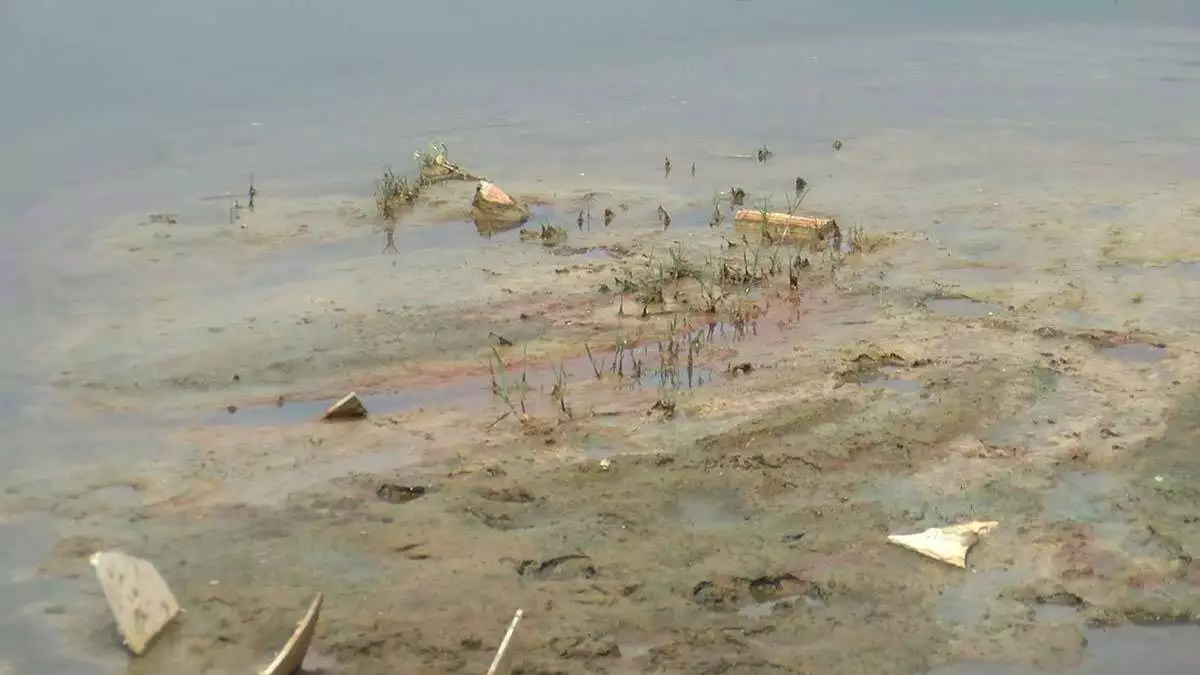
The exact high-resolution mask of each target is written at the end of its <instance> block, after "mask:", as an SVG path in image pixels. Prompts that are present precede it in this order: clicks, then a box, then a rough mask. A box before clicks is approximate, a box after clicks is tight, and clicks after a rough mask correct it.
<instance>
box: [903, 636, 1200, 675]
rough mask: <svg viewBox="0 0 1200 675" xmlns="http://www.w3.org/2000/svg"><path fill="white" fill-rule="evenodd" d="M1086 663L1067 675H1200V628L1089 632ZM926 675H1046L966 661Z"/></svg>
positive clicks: (1085, 656)
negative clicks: (1199, 644)
mask: <svg viewBox="0 0 1200 675" xmlns="http://www.w3.org/2000/svg"><path fill="white" fill-rule="evenodd" d="M1083 634H1084V637H1085V638H1087V647H1086V648H1085V650H1084V654H1083V661H1082V662H1081V663H1080V664H1079V665H1078V666H1077V667H1075V668H1072V669H1070V670H1065V671H1060V672H1062V673H1063V675H1129V674H1130V673H1137V675H1180V674H1181V673H1196V672H1200V648H1197V642H1200V626H1194V625H1175V626H1156V627H1145V626H1122V627H1120V628H1110V629H1107V630H1100V629H1085V630H1084V631H1083ZM926 675H1045V671H1038V670H1030V669H1028V668H1022V667H1020V666H1013V665H1004V664H997V663H986V662H981V661H964V662H961V663H956V664H954V665H951V666H946V667H944V668H938V669H936V670H931V671H929V672H928V673H927V674H926Z"/></svg>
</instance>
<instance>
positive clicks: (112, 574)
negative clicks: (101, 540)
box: [90, 551, 180, 655]
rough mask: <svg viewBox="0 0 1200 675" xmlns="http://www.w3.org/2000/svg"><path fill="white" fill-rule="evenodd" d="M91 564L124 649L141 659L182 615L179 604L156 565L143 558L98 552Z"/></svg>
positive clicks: (92, 558) (119, 553)
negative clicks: (157, 638) (161, 634)
mask: <svg viewBox="0 0 1200 675" xmlns="http://www.w3.org/2000/svg"><path fill="white" fill-rule="evenodd" d="M90 562H91V564H92V567H94V568H95V569H96V578H98V579H99V580H100V587H101V588H102V589H104V597H105V599H106V600H108V607H109V609H110V610H112V614H113V618H114V619H116V621H117V629H118V630H119V631H120V632H121V637H122V638H123V639H124V641H125V646H126V647H128V648H129V650H130V651H131V652H133V653H134V654H137V655H141V654H142V653H144V652H145V651H146V649H147V648H148V647H149V646H150V645H151V643H153V642H154V639H155V638H156V637H158V635H159V633H161V632H162V630H163V628H165V627H166V625H167V624H168V623H170V622H171V620H172V619H174V618H175V617H176V616H177V615H178V614H179V611H180V610H179V602H178V601H177V600H175V596H174V594H172V593H171V589H170V588H168V587H167V582H166V581H163V578H162V575H160V574H159V573H158V570H156V569H154V565H152V564H150V563H149V562H147V561H145V560H142V559H141V558H135V557H133V556H131V555H126V554H124V553H121V552H120V551H98V552H96V553H94V554H92V557H91V559H90Z"/></svg>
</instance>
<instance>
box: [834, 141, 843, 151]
mask: <svg viewBox="0 0 1200 675" xmlns="http://www.w3.org/2000/svg"><path fill="white" fill-rule="evenodd" d="M833 149H834V150H835V151H836V150H841V149H842V142H841V141H840V140H839V141H834V142H833Z"/></svg>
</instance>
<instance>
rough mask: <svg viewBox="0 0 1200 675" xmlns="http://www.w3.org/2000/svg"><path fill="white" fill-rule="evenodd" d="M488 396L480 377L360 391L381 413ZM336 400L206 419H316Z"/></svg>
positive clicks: (260, 422) (262, 422)
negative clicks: (418, 386) (376, 391)
mask: <svg viewBox="0 0 1200 675" xmlns="http://www.w3.org/2000/svg"><path fill="white" fill-rule="evenodd" d="M491 396H492V394H491V392H489V391H488V390H487V388H486V384H485V382H484V381H483V379H481V378H471V379H469V380H467V381H457V382H453V383H451V384H449V385H445V386H441V387H429V388H424V389H411V390H404V391H396V392H388V393H379V394H359V398H360V399H362V402H363V405H364V406H366V408H367V410H368V411H370V412H371V414H384V415H387V414H395V413H398V412H405V411H408V410H416V409H418V408H423V407H426V406H450V405H453V404H456V403H459V404H470V403H471V402H474V401H478V400H480V399H488V398H491ZM339 398H340V397H339ZM337 401H338V399H337V398H326V399H318V400H315V401H283V402H281V403H278V404H275V405H259V406H250V407H246V408H237V409H236V410H234V412H229V411H221V412H219V413H215V414H214V415H212V416H211V417H210V418H209V420H208V421H209V422H210V423H212V424H217V425H232V426H272V427H277V426H292V425H297V424H304V423H307V422H318V421H320V419H321V416H322V415H324V414H325V411H326V410H328V409H329V407H330V406H332V405H333V404H334V403H336V402H337Z"/></svg>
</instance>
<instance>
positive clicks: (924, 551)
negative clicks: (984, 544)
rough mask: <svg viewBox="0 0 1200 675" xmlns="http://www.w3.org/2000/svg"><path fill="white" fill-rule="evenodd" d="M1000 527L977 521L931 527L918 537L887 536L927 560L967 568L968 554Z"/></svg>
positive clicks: (891, 540) (919, 533)
mask: <svg viewBox="0 0 1200 675" xmlns="http://www.w3.org/2000/svg"><path fill="white" fill-rule="evenodd" d="M999 524H1000V523H998V522H996V521H994V520H988V521H978V520H976V521H971V522H969V523H962V524H961V525H951V526H949V527H931V528H929V529H928V530H925V531H924V532H918V533H917V534H891V535H888V541H890V542H892V543H893V544H896V545H898V546H903V547H904V548H907V549H909V550H910V551H916V552H917V553H920V554H921V555H923V556H926V557H928V558H933V559H934V560H939V561H941V562H944V563H946V564H948V565H954V566H955V567H961V568H963V569H966V567H967V551H969V550H970V549H971V547H972V546H974V545H975V542H977V541H979V538H980V537H982V536H983V535H985V534H987V533H988V532H991V531H992V530H993V529H995V527H996V526H997V525H999Z"/></svg>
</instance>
